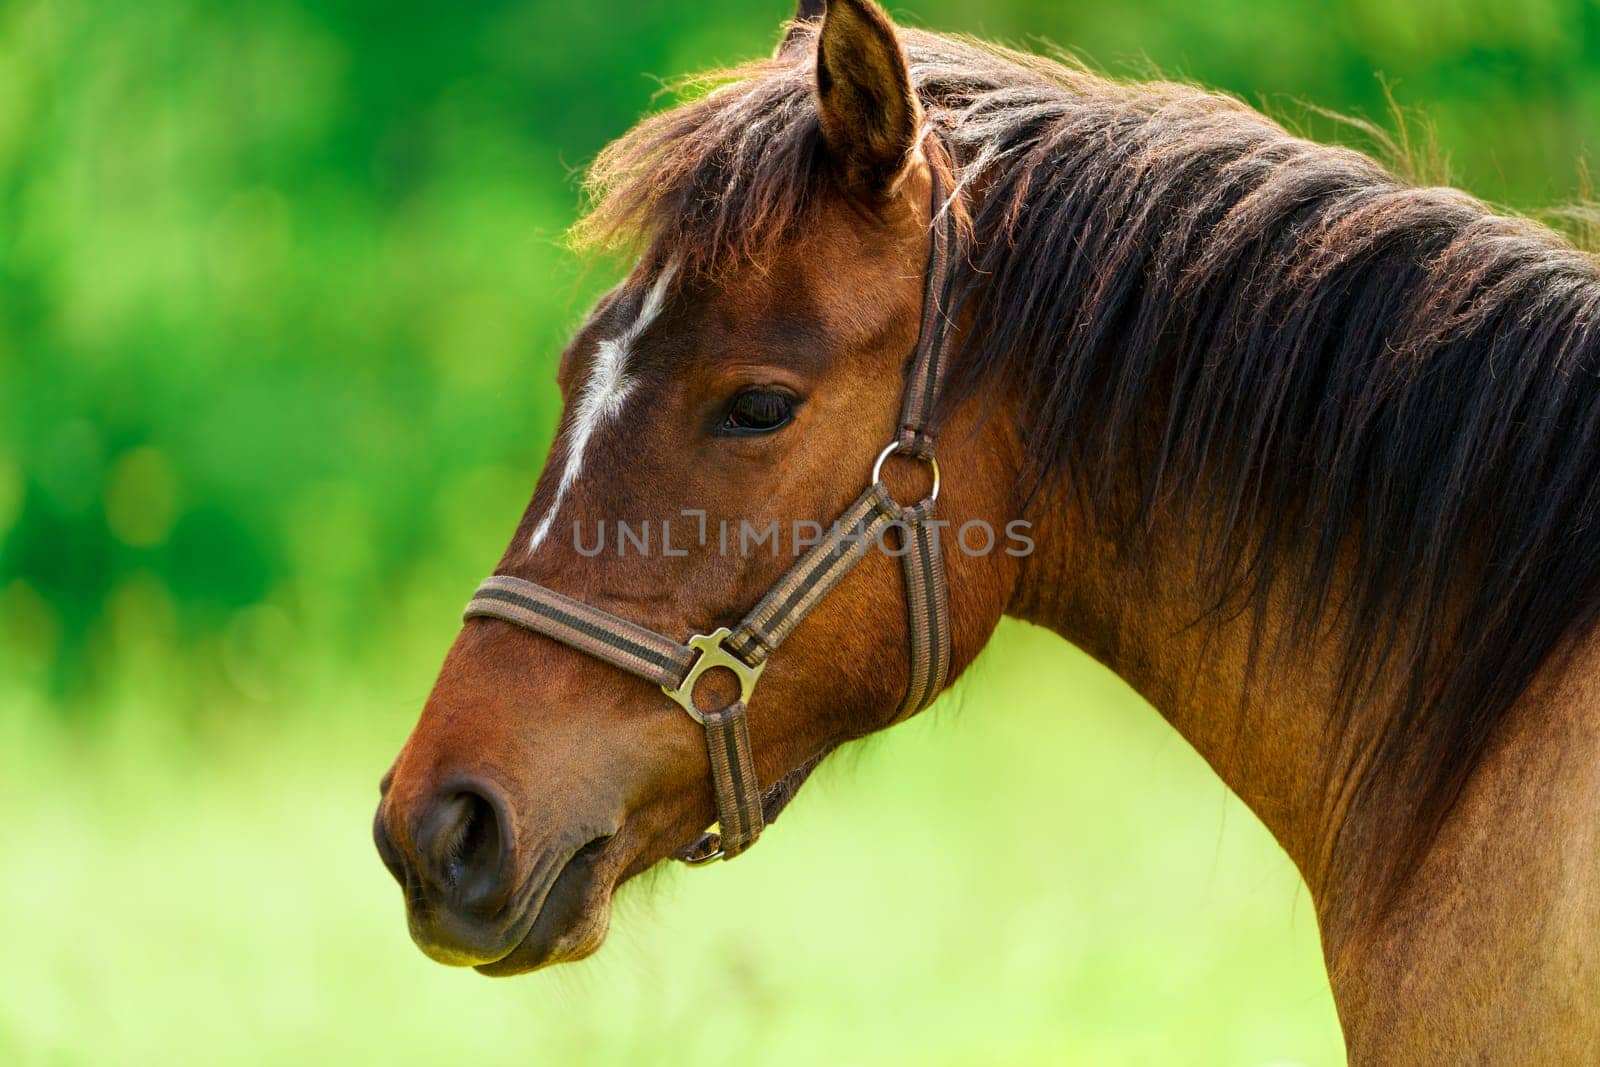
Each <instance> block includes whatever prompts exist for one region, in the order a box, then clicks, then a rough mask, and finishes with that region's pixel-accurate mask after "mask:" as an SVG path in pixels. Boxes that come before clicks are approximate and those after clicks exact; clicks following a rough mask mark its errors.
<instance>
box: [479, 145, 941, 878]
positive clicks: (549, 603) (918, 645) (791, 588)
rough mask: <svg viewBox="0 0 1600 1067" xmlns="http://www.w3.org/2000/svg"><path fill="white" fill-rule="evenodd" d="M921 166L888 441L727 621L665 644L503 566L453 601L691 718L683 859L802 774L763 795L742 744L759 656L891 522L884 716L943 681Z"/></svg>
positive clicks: (925, 698) (694, 856)
mask: <svg viewBox="0 0 1600 1067" xmlns="http://www.w3.org/2000/svg"><path fill="white" fill-rule="evenodd" d="M930 172H931V174H932V208H931V210H932V214H933V225H932V226H931V229H930V239H929V248H928V263H927V268H926V272H925V274H924V279H923V301H922V318H921V328H920V330H919V333H918V336H917V343H916V347H915V349H914V350H913V351H912V354H911V358H910V360H909V361H908V364H907V368H906V387H905V393H904V396H903V399H902V402H901V413H900V421H899V426H898V428H897V431H896V434H895V439H894V440H893V441H892V442H890V443H889V445H888V446H887V447H885V448H884V450H883V451H882V452H881V453H880V454H879V456H878V460H877V463H876V464H875V465H874V467H873V470H872V473H871V477H870V479H869V483H868V485H867V488H866V489H865V490H864V491H863V492H862V493H861V495H860V496H858V497H857V498H856V499H855V501H854V502H853V503H852V504H851V505H850V506H849V507H848V508H846V509H845V511H844V512H843V513H842V514H841V515H840V516H839V517H838V519H837V520H835V521H834V523H833V525H832V526H831V527H830V528H829V530H828V532H827V534H826V536H825V537H824V538H823V540H822V541H821V542H820V543H818V544H816V545H814V546H812V547H811V548H810V549H808V550H807V551H806V552H805V553H803V554H802V555H800V556H799V557H798V558H797V559H796V560H795V562H794V564H793V565H792V566H791V567H790V568H789V570H788V571H787V572H785V573H784V575H783V577H781V578H779V579H778V581H777V583H776V584H775V585H773V586H772V588H771V589H769V590H768V591H767V593H766V595H765V596H763V597H762V598H761V601H760V602H759V603H757V604H756V606H755V607H754V608H752V609H751V611H750V613H749V614H748V615H746V616H745V617H744V619H743V620H742V621H741V622H740V623H739V625H738V626H737V627H735V628H733V629H727V628H724V629H720V630H716V631H713V632H712V633H709V634H699V635H696V636H694V637H692V638H690V639H689V640H688V641H687V642H679V641H676V640H674V639H672V638H669V637H666V636H663V635H662V634H658V633H656V632H655V631H654V630H650V629H648V628H646V627H643V626H640V625H638V624H637V623H634V622H630V621H629V620H627V619H624V618H621V617H619V616H617V615H613V614H612V613H610V612H608V611H605V610H602V609H601V608H597V607H594V606H592V605H589V604H585V603H583V602H582V601H580V600H575V599H573V598H572V597H569V596H566V595H565V594H563V593H558V592H556V591H555V590H553V589H549V588H546V587H545V586H542V585H538V584H535V583H533V582H528V581H524V580H523V579H521V578H516V577H513V576H511V575H504V574H497V575H494V576H492V577H490V578H488V579H487V580H485V581H484V582H483V584H482V585H480V586H479V587H478V590H477V592H476V593H475V594H474V595H473V597H472V600H471V601H470V602H469V603H468V604H467V608H466V611H465V613H464V617H465V618H466V619H476V618H489V619H500V620H502V621H504V622H508V623H511V624H513V625H515V626H519V627H521V628H522V629H525V630H529V631H532V632H533V633H538V634H542V635H544V636H546V637H549V638H552V639H553V640H556V641H560V642H561V643H562V644H565V645H567V646H568V647H570V648H573V649H576V650H577V651H579V652H583V653H585V654H586V655H589V656H592V657H594V658H595V659H598V660H601V661H603V662H605V663H608V664H610V665H611V666H614V667H616V668H618V669H619V670H623V671H626V672H628V673H629V674H632V675H635V676H636V677H639V678H643V679H644V680H646V681H649V682H654V683H655V684H657V685H659V686H660V687H661V688H662V690H663V691H664V692H665V693H666V694H667V695H668V696H669V697H671V698H672V699H673V700H674V701H676V702H677V703H678V705H679V706H680V707H682V708H683V709H684V711H685V712H686V713H687V714H688V715H689V716H690V717H691V718H693V719H694V720H695V721H696V722H697V723H699V724H700V725H701V727H702V728H703V729H704V731H705V739H706V754H707V758H708V761H709V764H710V775H711V781H712V787H713V792H714V794H715V797H716V806H717V832H715V833H707V834H705V835H703V836H701V837H700V838H699V839H697V840H696V841H693V842H691V843H690V844H689V845H687V846H685V847H684V848H683V849H681V850H680V851H679V852H678V853H677V854H676V856H677V858H678V859H680V860H683V861H684V862H686V863H691V864H700V863H709V862H711V861H712V860H716V859H731V858H732V857H734V856H736V855H738V854H739V853H741V852H743V851H745V850H746V849H748V848H749V847H750V845H752V844H753V843H754V842H755V840H756V838H757V837H758V836H760V834H761V831H762V829H763V828H764V827H765V825H766V824H767V823H769V822H771V821H772V820H773V819H774V818H776V817H777V814H778V812H779V811H780V810H781V809H782V808H783V806H784V805H785V804H787V803H788V801H789V800H790V798H792V797H793V796H794V793H795V791H796V790H798V789H799V786H800V783H801V782H803V781H804V780H805V778H806V777H807V776H808V775H809V774H810V773H811V771H812V770H813V769H814V768H815V766H816V764H817V762H818V760H817V759H812V760H810V761H808V762H807V763H805V764H803V765H802V766H801V767H798V768H795V769H794V770H792V771H790V772H789V773H788V774H787V775H785V776H784V777H782V778H780V779H778V780H777V781H776V782H774V783H773V784H772V785H771V786H770V787H769V788H767V789H766V790H763V789H762V788H761V786H760V783H759V779H758V777H757V774H756V766H755V760H754V758H753V756H752V754H751V749H750V729H749V720H748V715H749V703H750V700H751V697H752V696H753V695H754V692H755V688H756V683H757V681H759V679H760V677H761V673H762V671H763V670H765V669H766V665H767V661H768V660H769V658H770V657H771V656H772V654H773V653H774V652H776V651H777V650H778V648H779V646H781V645H782V644H783V642H784V640H785V639H786V638H788V636H789V635H790V634H791V633H793V632H794V630H795V628H796V627H798V626H799V625H800V623H801V622H802V620H804V619H805V617H806V616H807V615H808V614H809V613H810V612H811V610H812V609H813V608H814V607H816V605H817V604H818V603H820V602H821V601H822V600H823V598H825V597H826V596H827V595H828V593H830V592H831V591H832V590H833V589H834V588H835V587H836V586H837V585H838V584H839V582H840V581H841V580H843V578H844V576H845V575H846V574H848V573H849V572H850V571H851V570H853V569H854V568H855V565H856V564H857V563H859V562H860V561H861V560H862V559H863V558H865V556H866V554H867V553H868V552H869V551H871V550H872V549H873V548H874V547H875V546H877V545H879V544H880V543H881V542H882V539H883V538H884V537H885V536H886V535H887V532H888V531H889V529H890V528H891V527H892V528H896V529H898V531H899V533H900V544H899V546H898V548H897V550H896V554H897V555H899V557H900V559H901V571H902V576H903V579H904V588H905V597H906V617H907V623H908V626H907V630H908V634H909V647H908V654H909V658H910V664H911V671H910V681H909V684H908V685H907V687H906V692H905V695H904V697H903V698H902V700H901V703H900V707H899V709H898V710H897V712H896V714H895V721H898V720H899V719H903V718H906V717H908V716H910V715H912V714H915V713H916V712H917V711H920V710H921V709H922V708H924V707H926V706H927V705H928V704H929V703H930V702H931V701H932V700H933V698H934V697H936V696H937V695H938V694H939V692H940V691H941V690H942V689H943V688H944V686H945V682H946V680H947V679H948V677H949V671H950V625H949V601H948V593H947V587H946V581H945V571H944V559H943V556H942V555H941V553H940V548H939V538H938V530H937V527H936V525H935V524H934V523H933V522H932V520H933V516H934V504H935V501H936V500H937V499H938V495H939V466H938V462H937V460H936V459H935V457H934V451H933V446H934V437H935V434H934V428H933V427H934V419H935V418H936V416H937V414H938V402H939V392H940V387H941V385H942V383H943V380H944V375H945V370H946V367H947V364H948V361H949V351H950V346H951V335H952V330H951V322H950V318H949V302H950V294H951V284H952V276H953V273H954V272H953V271H952V270H951V269H950V264H951V258H952V256H953V254H954V249H955V245H956V239H957V233H956V228H955V225H956V224H955V219H954V216H953V212H952V211H951V210H949V206H948V205H947V204H946V189H945V183H944V180H943V178H942V177H941V175H940V172H939V169H938V167H937V166H934V167H931V168H930ZM893 455H902V456H909V457H912V458H915V459H917V460H920V461H922V462H924V463H926V464H928V466H929V467H930V468H931V471H932V475H933V488H932V489H931V491H930V492H929V494H928V496H927V497H926V498H925V499H924V500H922V501H920V502H918V503H916V504H913V505H910V506H903V505H901V504H899V503H897V502H896V501H895V499H894V497H893V495H891V494H890V492H889V490H888V489H887V488H886V487H885V486H884V484H883V480H882V472H883V466H884V464H885V462H886V461H887V460H888V459H889V458H890V457H891V456H893ZM717 668H725V669H727V670H729V671H731V672H733V674H734V675H735V677H737V679H738V682H739V697H738V699H736V700H734V701H733V702H732V703H730V704H728V705H727V706H725V707H722V708H717V709H713V710H710V711H705V710H702V709H700V708H698V707H697V706H696V705H695V702H694V689H695V685H696V683H697V682H698V681H699V680H700V677H701V676H702V675H703V674H705V673H706V672H707V671H709V670H713V669H717Z"/></svg>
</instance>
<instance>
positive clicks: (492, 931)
mask: <svg viewBox="0 0 1600 1067" xmlns="http://www.w3.org/2000/svg"><path fill="white" fill-rule="evenodd" d="M576 836H579V837H581V836H582V835H576ZM612 836H613V834H611V833H602V834H599V835H597V836H595V837H592V838H590V839H589V840H588V841H587V842H586V843H585V844H582V845H579V846H577V847H576V848H574V849H573V850H572V851H571V852H570V853H569V854H568V855H567V856H566V858H565V859H563V860H562V861H561V862H560V863H557V864H553V865H552V866H551V867H550V870H551V871H553V872H554V873H553V874H551V875H548V876H546V877H545V878H543V879H538V880H533V879H530V880H529V882H528V884H527V886H526V887H525V889H524V891H523V892H525V893H526V894H527V901H526V903H524V904H522V905H520V906H517V907H514V908H513V909H511V917H510V919H509V921H507V922H506V923H505V924H504V925H503V926H499V928H498V929H496V925H497V924H492V923H488V924H480V923H474V922H472V921H471V920H469V919H464V918H462V917H460V916H458V915H456V914H455V913H454V912H453V911H451V910H450V909H448V908H441V907H438V906H434V907H432V908H429V906H428V905H427V904H426V903H424V902H423V901H422V900H420V899H419V897H420V894H416V895H414V894H413V892H412V890H411V888H410V886H409V885H408V886H407V893H406V897H407V901H408V904H410V903H412V902H415V903H416V910H411V909H410V908H408V912H409V915H408V917H409V919H410V923H409V925H410V927H411V937H412V940H413V941H415V942H416V944H417V947H418V948H419V949H421V950H422V953H423V955H425V956H427V957H428V958H429V959H432V960H433V961H435V962H436V963H442V964H445V965H446V966H451V967H477V968H483V967H492V966H494V965H495V964H496V963H499V962H500V961H502V960H504V959H505V958H506V957H508V956H510V955H512V954H514V953H515V952H516V951H517V950H518V949H519V948H521V947H522V945H523V943H524V942H525V941H526V940H527V939H528V936H529V934H530V933H531V932H532V931H533V929H534V926H535V924H536V923H537V922H538V920H539V916H540V914H542V912H543V911H544V906H545V902H546V901H547V900H548V899H549V897H550V894H551V893H552V892H553V891H554V890H555V887H556V885H557V883H558V882H560V881H561V878H562V876H563V875H565V874H566V872H567V871H568V869H569V868H571V867H572V866H573V863H574V861H575V860H577V859H578V858H579V857H581V856H583V855H584V854H585V853H588V852H591V851H592V852H593V854H595V855H598V854H599V853H600V852H602V851H604V846H605V845H606V844H607V843H608V842H610V840H611V838H612ZM536 870H537V868H536ZM518 895H519V896H520V895H522V894H518ZM423 909H426V910H427V912H428V913H430V914H429V921H428V922H426V923H422V922H419V921H418V920H419V918H420V915H419V914H418V913H419V911H422V910H423ZM441 930H448V931H449V932H450V934H451V935H452V936H450V937H448V938H447V943H443V944H441V943H440V941H439V939H438V938H437V937H435V936H431V935H434V934H437V933H438V932H440V931H441ZM456 946H466V947H465V948H458V947H456Z"/></svg>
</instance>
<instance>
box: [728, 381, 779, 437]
mask: <svg viewBox="0 0 1600 1067" xmlns="http://www.w3.org/2000/svg"><path fill="white" fill-rule="evenodd" d="M793 417H794V400H793V399H792V398H791V397H789V396H787V395H786V394H784V393H775V392H773V391H771V390H770V389H746V390H745V391H744V392H742V393H740V394H739V395H738V396H736V397H734V398H733V403H732V404H730V405H728V414H727V415H726V416H725V417H724V418H723V420H722V427H721V430H722V432H723V433H725V434H732V435H743V434H758V433H771V432H772V431H773V430H777V429H781V428H782V427H783V426H785V425H786V424H787V423H788V422H789V420H790V419H791V418H793Z"/></svg>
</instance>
